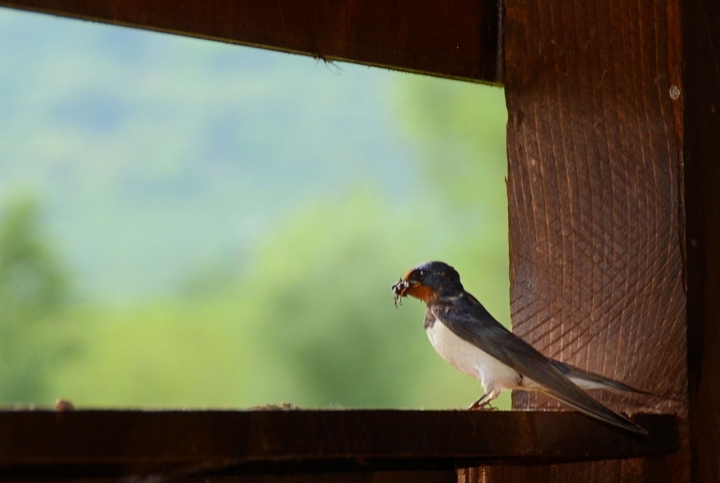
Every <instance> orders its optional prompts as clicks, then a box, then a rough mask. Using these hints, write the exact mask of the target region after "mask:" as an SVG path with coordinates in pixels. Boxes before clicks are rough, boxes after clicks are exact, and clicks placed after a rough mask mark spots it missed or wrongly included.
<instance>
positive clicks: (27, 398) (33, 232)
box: [0, 198, 68, 402]
mask: <svg viewBox="0 0 720 483" xmlns="http://www.w3.org/2000/svg"><path fill="white" fill-rule="evenodd" d="M4 212H5V216H4V218H3V220H2V223H1V224H0V400H2V401H5V402H38V401H47V398H48V396H49V395H48V394H47V384H46V382H47V381H46V369H47V368H48V366H49V365H51V364H54V363H56V362H57V361H58V359H60V358H62V357H64V356H65V354H66V352H67V348H68V347H67V345H65V344H63V343H60V341H59V340H57V338H56V337H54V335H57V334H54V333H53V331H52V330H48V327H47V326H48V324H51V323H52V319H53V316H54V315H56V314H57V313H58V311H59V310H60V309H61V308H62V306H63V304H64V303H65V301H66V300H67V296H68V291H67V287H68V283H67V278H66V276H65V275H64V272H63V271H62V270H61V268H60V264H59V262H58V260H57V259H56V257H55V256H54V255H53V253H52V251H51V250H50V248H49V246H48V244H47V241H46V239H45V237H44V235H43V234H42V231H41V229H40V223H39V212H38V207H37V204H36V203H35V202H34V201H33V200H32V199H30V198H18V199H15V200H12V201H10V202H9V204H8V206H7V207H6V208H5V210H4Z"/></svg>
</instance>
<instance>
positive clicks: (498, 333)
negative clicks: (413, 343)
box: [428, 294, 647, 435]
mask: <svg viewBox="0 0 720 483" xmlns="http://www.w3.org/2000/svg"><path fill="white" fill-rule="evenodd" d="M428 310H429V311H431V312H432V314H433V315H434V316H435V317H436V318H437V319H439V320H440V321H441V322H442V323H443V324H445V325H446V326H447V327H448V328H449V329H450V330H451V331H452V332H454V333H455V334H456V335H457V336H459V337H461V338H462V339H464V340H467V341H469V342H471V343H472V344H473V345H475V346H476V347H478V348H479V349H480V350H482V351H483V352H486V353H487V354H489V355H491V356H492V357H494V358H496V359H497V360H499V361H500V362H502V363H503V364H506V365H508V366H510V367H511V368H513V369H515V370H516V371H517V372H519V373H520V374H521V375H522V376H523V377H526V378H528V379H531V380H532V381H534V382H536V383H537V384H538V385H540V386H541V387H542V392H544V393H546V394H548V395H549V396H551V397H553V398H555V399H557V400H559V401H561V402H563V403H565V404H567V405H568V406H570V407H572V408H574V409H577V410H578V411H580V412H582V413H585V414H587V415H588V416H591V417H594V418H596V419H599V420H601V421H605V422H607V423H609V424H612V425H614V426H618V427H620V428H624V429H626V430H628V431H631V432H633V433H637V434H643V435H646V434H647V431H646V430H645V429H643V428H641V427H639V426H638V425H636V424H635V423H633V422H632V421H630V420H629V419H627V418H625V417H623V416H621V415H619V414H617V413H615V412H614V411H612V410H610V409H609V408H607V407H605V406H604V405H603V404H601V403H600V402H599V401H597V400H595V399H594V398H592V397H591V396H590V395H589V394H588V393H586V392H585V391H584V390H582V389H581V388H579V387H578V386H576V385H575V384H574V383H573V382H572V381H571V380H570V379H568V378H567V377H566V376H565V375H563V374H562V372H561V370H559V368H558V367H556V366H555V365H554V364H553V362H552V360H551V359H549V358H547V357H545V356H544V355H543V354H541V353H540V352H538V351H537V350H536V349H535V348H533V347H532V346H531V345H530V344H528V343H527V342H525V341H524V340H522V339H521V338H519V337H518V336H516V335H515V334H513V333H512V332H510V331H509V330H507V329H506V328H505V327H504V326H503V325H502V324H500V323H499V322H498V321H497V320H495V318H494V317H493V316H492V315H490V313H489V312H488V311H487V310H486V309H485V307H483V305H482V304H481V303H480V302H478V301H477V300H476V299H475V298H474V297H473V296H472V295H469V294H463V295H461V296H460V297H458V298H457V299H456V300H455V301H454V302H453V303H443V302H441V301H438V302H436V303H433V304H430V305H429V306H428Z"/></svg>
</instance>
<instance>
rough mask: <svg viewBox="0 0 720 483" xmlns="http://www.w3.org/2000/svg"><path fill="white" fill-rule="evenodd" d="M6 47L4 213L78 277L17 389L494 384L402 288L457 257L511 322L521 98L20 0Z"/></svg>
mask: <svg viewBox="0 0 720 483" xmlns="http://www.w3.org/2000/svg"><path fill="white" fill-rule="evenodd" d="M0 52H2V55H3V59H4V62H2V63H0V221H2V222H3V223H4V225H3V226H5V227H6V232H8V230H10V229H11V227H12V223H13V221H12V220H14V219H17V217H18V216H21V217H22V216H25V220H26V222H27V226H32V227H34V228H33V229H32V230H31V232H29V233H31V235H32V236H28V237H26V245H27V246H38V247H40V246H42V247H45V248H42V249H41V250H40V249H38V250H36V252H35V253H36V254H37V257H40V258H37V257H36V259H38V260H40V259H42V260H47V266H52V267H56V268H53V270H52V271H51V273H53V274H57V277H58V278H57V280H62V283H60V284H59V285H57V286H58V287H59V288H58V290H59V291H58V294H59V295H58V300H61V302H58V303H55V304H54V305H51V306H49V307H50V308H49V309H48V310H44V311H36V312H33V314H32V315H23V316H22V317H20V316H18V317H19V318H17V317H16V319H14V320H15V322H13V323H12V324H10V323H9V322H7V320H9V319H7V318H5V319H3V318H2V317H1V313H0V325H2V326H4V327H11V326H12V327H15V329H12V330H14V331H15V332H12V331H11V332H8V333H12V334H16V335H13V336H12V337H14V338H12V337H9V338H7V339H6V343H4V344H3V343H0V386H2V385H7V386H8V387H9V385H10V383H9V382H7V381H10V380H12V381H14V382H13V384H15V385H16V386H13V387H17V388H19V389H16V390H12V391H10V390H7V391H4V390H2V388H0V400H2V401H5V402H36V403H43V404H47V403H49V402H51V401H52V400H53V399H54V398H55V397H65V398H69V399H71V400H73V402H75V404H76V405H80V406H83V405H86V406H87V405H104V406H137V405H143V406H145V405H154V406H169V405H170V406H177V405H179V406H196V407H198V406H200V407H206V406H226V407H244V406H251V405H257V404H264V403H277V402H282V401H289V402H293V403H295V404H300V405H303V406H328V405H334V406H370V407H379V406H392V407H411V406H421V407H448V406H451V407H455V406H463V405H467V404H469V403H470V402H472V400H473V398H475V397H477V396H479V394H480V389H479V386H478V384H477V383H476V382H474V381H472V380H470V379H469V378H467V377H466V376H463V375H461V374H459V373H457V372H456V371H455V370H454V369H452V368H451V367H449V366H447V365H446V364H445V363H444V362H443V361H441V360H440V359H439V357H437V356H436V355H435V354H434V352H433V351H432V348H431V347H430V345H429V344H428V342H427V340H426V337H425V334H424V333H423V331H422V328H421V327H422V325H421V324H422V313H423V308H422V306H421V304H420V303H418V302H416V301H410V300H408V301H407V302H406V303H405V304H404V306H402V307H400V308H399V309H395V307H394V306H393V304H392V301H391V297H390V290H389V287H390V284H392V283H393V282H394V281H395V280H397V278H398V277H400V276H401V275H402V274H404V273H405V271H406V270H407V269H408V268H410V267H411V266H412V265H414V264H416V263H418V262H421V261H424V260H428V259H442V260H445V261H447V262H449V263H451V264H454V265H455V266H456V267H457V268H458V269H459V270H460V273H461V274H462V276H463V281H464V282H465V284H466V286H467V287H468V288H469V289H470V290H471V291H472V292H473V293H475V294H476V295H477V296H478V297H480V298H481V299H482V300H483V301H484V302H485V303H486V305H487V306H488V308H489V309H490V310H491V312H493V313H494V314H496V316H498V318H500V319H501V320H503V321H507V320H508V315H507V312H508V278H507V277H508V275H507V220H506V213H507V210H506V200H505V183H504V177H505V152H504V145H505V140H504V129H505V122H506V113H505V108H504V100H503V93H502V91H501V90H499V89H493V88H487V87H483V86H476V85H470V84H462V83H457V82H450V81H442V80H438V79H429V78H420V77H416V76H410V75H404V74H398V73H391V72H386V71H381V70H379V69H370V68H364V67H359V66H354V65H345V64H341V65H334V64H330V65H325V64H323V63H318V62H316V61H314V60H312V59H308V58H302V57H296V56H289V55H284V54H278V53H273V52H265V51H260V50H253V49H247V48H241V47H236V46H229V45H223V44H218V43H211V42H205V41H199V40H195V39H185V38H180V37H172V36H167V35H161V34H155V33H149V32H141V31H133V30H129V29H120V28H115V27H109V26H104V25H97V24H92V23H87V22H79V21H71V20H63V19H57V18H54V17H49V16H41V15H35V14H27V13H19V12H15V11H11V10H5V9H0ZM33 199H35V200H36V202H34V204H33V202H31V201H27V202H25V201H22V200H33ZM23 203H25V204H23ZM28 203H30V204H28ZM18 206H20V207H21V208H18ZM22 206H33V208H32V209H30V208H22ZM23 209H25V210H26V211H25V212H26V213H28V214H26V215H17V213H22V210H23ZM18 210H20V211H18ZM16 225H17V223H16ZM16 231H17V230H16ZM15 239H17V236H16V237H15ZM3 240H4V239H0V254H1V253H3V249H4V247H7V246H10V245H8V242H7V241H3ZM3 243H5V245H3ZM43 257H45V258H43ZM31 258H32V257H31ZM36 265H37V264H36ZM3 270H4V269H3V268H2V266H0V282H1V281H2V280H3V277H11V275H12V274H10V272H8V271H7V270H6V271H5V272H3ZM48 273H50V272H48ZM9 274H10V275H9ZM54 276H55V275H53V277H54ZM12 277H14V275H12ZM12 277H11V278H12ZM13 280H15V279H14V278H13ZM0 288H1V287H0ZM0 295H1V294H0ZM37 300H38V303H40V301H41V299H40V298H38V299H37ZM3 304H4V305H6V304H5V302H3ZM31 305H32V304H31ZM8 306H9V305H8ZM28 314H30V312H28ZM18 327H20V328H19V329H18ZM0 330H5V329H4V328H3V327H0ZM7 330H10V329H7ZM29 341H32V342H29ZM43 347H44V349H43ZM20 352H22V353H23V354H25V356H23V357H26V359H27V360H28V361H29V362H27V363H26V362H22V360H21V358H18V357H16V356H15V355H13V354H15V353H20ZM43 354H45V355H46V356H44V355H43ZM3 361H5V362H4V363H3ZM21 368H29V369H27V370H25V369H22V370H21ZM3 371H4V372H3ZM23 371H24V372H23Z"/></svg>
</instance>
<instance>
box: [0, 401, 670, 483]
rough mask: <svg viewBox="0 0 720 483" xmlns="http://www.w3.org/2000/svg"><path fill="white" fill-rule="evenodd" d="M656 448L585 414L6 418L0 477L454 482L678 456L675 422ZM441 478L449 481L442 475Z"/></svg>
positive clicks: (659, 428) (657, 424)
mask: <svg viewBox="0 0 720 483" xmlns="http://www.w3.org/2000/svg"><path fill="white" fill-rule="evenodd" d="M635 421H636V422H638V423H639V424H641V425H642V426H644V427H645V428H647V429H648V430H649V431H650V436H649V437H647V438H638V437H637V436H633V435H629V434H624V433H622V432H619V431H618V430H616V429H614V428H611V427H607V426H604V425H602V424H600V423H597V422H595V421H593V420H591V419H589V418H587V417H585V416H582V415H580V414H579V413H574V412H546V411H535V412H526V411H479V412H469V411H403V410H332V411H330V410H328V411H305V410H260V411H111V410H102V411H100V410H98V411H67V412H55V411H5V412H0V477H3V478H47V477H65V478H88V477H94V478H103V477H104V478H108V477H113V478H115V477H121V476H132V475H146V474H163V475H184V476H185V477H188V476H204V477H208V478H209V477H212V476H213V475H214V476H230V475H250V474H255V475H259V474H270V475H272V474H278V473H290V472H291V473H295V474H297V473H304V474H308V473H312V474H321V473H328V472H334V473H345V472H348V473H357V472H398V471H401V472H408V471H410V472H441V473H442V472H444V473H447V475H448V476H452V477H453V478H455V469H456V468H461V467H469V466H476V465H478V464H479V463H482V464H502V463H508V462H514V463H515V464H523V465H525V464H538V463H562V462H568V461H589V460H602V459H617V458H635V457H648V456H663V455H667V454H671V453H673V452H675V451H677V448H678V439H677V434H676V433H677V431H676V427H675V420H674V417H673V416H670V415H650V414H644V415H637V416H636V417H635ZM435 476H436V477H437V476H438V475H435Z"/></svg>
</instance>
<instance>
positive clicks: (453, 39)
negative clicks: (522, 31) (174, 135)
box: [0, 0, 502, 84]
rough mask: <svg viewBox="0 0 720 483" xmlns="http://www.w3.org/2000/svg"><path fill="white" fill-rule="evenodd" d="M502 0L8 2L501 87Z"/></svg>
mask: <svg viewBox="0 0 720 483" xmlns="http://www.w3.org/2000/svg"><path fill="white" fill-rule="evenodd" d="M498 5H499V2H498V0H447V1H443V2H437V1H434V0H420V1H418V0H334V1H326V0H273V1H272V2H266V1H263V0H2V1H0V6H6V7H12V8H21V9H27V10H34V11H39V12H45V13H52V14H55V15H65V16H70V17H78V18H83V19H88V20H96V21H100V22H107V23H113V24H118V25H125V26H130V27H139V28H145V29H151V30H159V31H162V32H170V33H175V34H181V35H189V36H194V37H201V38H206V39H212V40H220V41H223V42H232V43H237V44H243V45H249V46H255V47H263V48H268V49H275V50H280V51H284V52H292V53H299V54H305V55H311V56H313V57H316V58H320V59H324V60H328V61H330V60H340V61H347V62H356V63H360V64H366V65H373V66H379V67H386V68H389V69H397V70H402V71H407V72H416V73H423V74H429V75H434V76H440V77H448V78H453V79H462V80H469V81H474V82H486V83H491V84H497V83H499V82H501V79H502V72H501V68H502V62H501V61H500V59H501V57H500V55H499V50H498V46H499V28H500V25H499V18H500V16H499V6H498Z"/></svg>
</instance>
